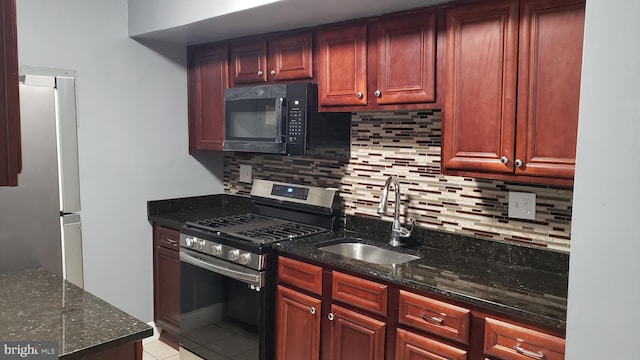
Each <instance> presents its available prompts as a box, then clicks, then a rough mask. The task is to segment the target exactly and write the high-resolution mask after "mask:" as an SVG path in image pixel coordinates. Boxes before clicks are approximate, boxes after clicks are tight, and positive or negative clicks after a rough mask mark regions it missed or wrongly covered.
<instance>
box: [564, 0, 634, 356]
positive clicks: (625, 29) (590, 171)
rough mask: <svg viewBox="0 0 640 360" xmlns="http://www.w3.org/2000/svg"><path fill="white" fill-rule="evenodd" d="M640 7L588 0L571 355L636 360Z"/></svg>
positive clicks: (624, 0)
mask: <svg viewBox="0 0 640 360" xmlns="http://www.w3.org/2000/svg"><path fill="white" fill-rule="evenodd" d="M638 14H640V3H639V2H637V1H628V0H615V1H606V0H587V14H586V27H585V46H584V60H583V65H582V89H581V96H580V121H579V129H578V158H577V165H576V180H575V187H574V208H573V209H574V210H573V224H572V226H573V234H572V239H571V259H570V274H569V310H568V314H567V316H568V318H567V326H568V329H567V359H569V360H590V359H615V360H625V359H638V358H639V357H640V355H638V354H639V353H640V351H639V350H638V334H640V260H639V258H638V256H639V255H640V235H638V234H639V231H638V221H639V219H640V206H638V204H640V160H638V154H639V153H640V42H639V41H638V39H637V36H638V34H640V22H638V19H637V15H638Z"/></svg>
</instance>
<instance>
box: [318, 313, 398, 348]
mask: <svg viewBox="0 0 640 360" xmlns="http://www.w3.org/2000/svg"><path fill="white" fill-rule="evenodd" d="M329 319H330V320H331V359H332V360H352V359H362V360H383V359H384V352H385V330H386V324H385V323H384V322H382V321H379V320H376V319H373V318H371V317H369V316H366V315H363V314H360V313H357V312H355V311H351V310H348V309H345V308H343V307H340V306H338V305H331V313H330V314H329Z"/></svg>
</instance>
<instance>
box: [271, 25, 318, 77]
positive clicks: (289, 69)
mask: <svg viewBox="0 0 640 360" xmlns="http://www.w3.org/2000/svg"><path fill="white" fill-rule="evenodd" d="M311 38H312V37H311V33H306V34H300V35H292V36H287V37H278V38H275V39H272V40H270V41H269V76H270V77H269V80H273V81H286V80H304V79H311V78H313V51H312V42H311Z"/></svg>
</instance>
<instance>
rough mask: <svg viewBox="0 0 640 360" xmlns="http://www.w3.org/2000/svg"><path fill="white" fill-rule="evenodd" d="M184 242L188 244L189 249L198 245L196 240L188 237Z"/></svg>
mask: <svg viewBox="0 0 640 360" xmlns="http://www.w3.org/2000/svg"><path fill="white" fill-rule="evenodd" d="M184 242H185V243H186V244H187V246H188V247H193V245H195V244H196V238H193V237H188V238H186V239H184Z"/></svg>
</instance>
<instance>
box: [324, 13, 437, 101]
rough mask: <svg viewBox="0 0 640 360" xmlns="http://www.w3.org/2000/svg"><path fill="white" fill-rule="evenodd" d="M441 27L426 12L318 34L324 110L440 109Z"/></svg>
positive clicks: (407, 14) (392, 17)
mask: <svg viewBox="0 0 640 360" xmlns="http://www.w3.org/2000/svg"><path fill="white" fill-rule="evenodd" d="M436 25H437V17H436V12H435V11H433V10H421V11H413V12H410V13H403V14H400V15H390V16H387V17H382V18H379V19H377V20H373V21H369V22H361V23H356V24H354V25H348V26H343V27H340V28H332V29H327V30H320V31H318V47H319V50H318V53H319V57H318V68H319V69H318V93H319V100H318V101H319V104H320V109H321V110H324V111H363V110H397V109H407V108H433V107H439V106H440V105H439V104H438V102H437V99H438V98H437V96H436V95H437V89H438V86H437V85H438V79H439V77H438V76H437V69H438V66H437V65H438V63H439V59H440V60H441V59H442V57H440V58H439V57H438V56H441V54H440V52H439V51H438V32H437V27H436Z"/></svg>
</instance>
